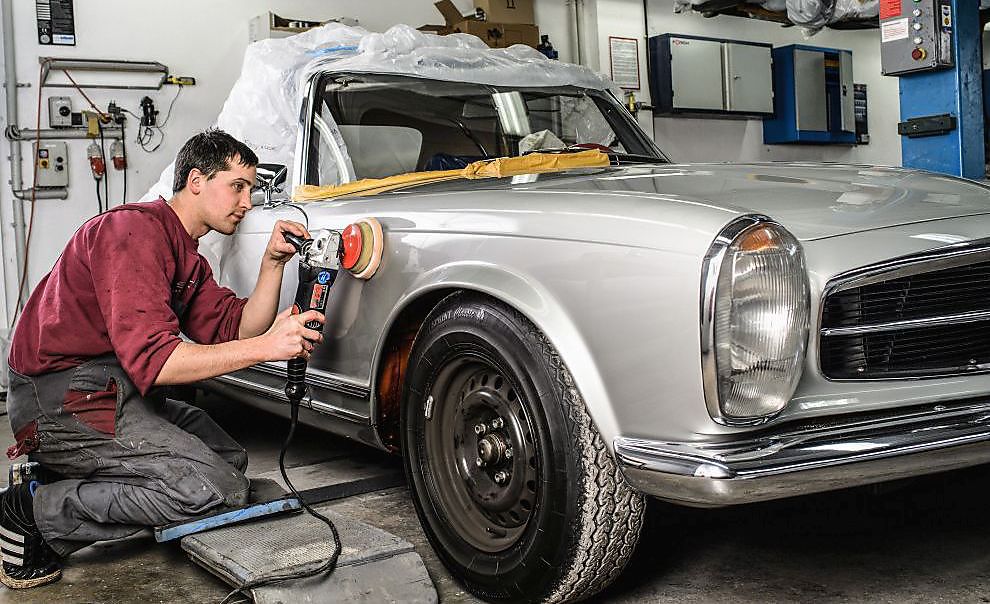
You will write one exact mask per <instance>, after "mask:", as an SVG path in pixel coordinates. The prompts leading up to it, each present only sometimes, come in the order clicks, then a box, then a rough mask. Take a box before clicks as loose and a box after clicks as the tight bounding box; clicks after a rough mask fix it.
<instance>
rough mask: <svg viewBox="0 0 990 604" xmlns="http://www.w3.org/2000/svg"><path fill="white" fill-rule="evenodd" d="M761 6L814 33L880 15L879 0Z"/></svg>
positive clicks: (779, 0) (683, 2)
mask: <svg viewBox="0 0 990 604" xmlns="http://www.w3.org/2000/svg"><path fill="white" fill-rule="evenodd" d="M707 1H708V0H674V12H675V13H682V12H685V11H689V10H692V9H694V8H695V7H697V6H699V5H701V4H704V3H705V2H707ZM981 3H982V4H981V6H983V7H990V0H981ZM749 4H755V5H757V6H760V7H761V8H765V9H766V10H768V11H773V12H781V13H782V12H786V13H787V18H788V19H789V20H790V21H791V23H794V24H795V25H799V26H801V27H802V28H804V31H805V33H807V34H808V35H814V34H816V33H818V32H819V31H820V30H821V29H822V28H823V27H825V26H826V25H832V24H833V23H838V22H840V21H851V20H858V19H872V18H876V17H877V16H878V15H879V14H880V1H879V0H750V2H749Z"/></svg>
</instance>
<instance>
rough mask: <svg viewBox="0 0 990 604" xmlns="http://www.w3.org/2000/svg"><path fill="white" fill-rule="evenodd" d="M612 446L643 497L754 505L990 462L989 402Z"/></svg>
mask: <svg viewBox="0 0 990 604" xmlns="http://www.w3.org/2000/svg"><path fill="white" fill-rule="evenodd" d="M613 444H614V446H615V453H616V457H617V459H618V461H619V465H620V467H621V468H622V471H623V473H624V474H625V475H626V478H627V479H628V480H629V482H630V484H632V486H633V487H634V488H636V489H638V490H640V491H642V492H644V493H647V494H649V495H652V496H654V497H658V498H660V499H665V500H668V501H674V502H678V503H684V504H689V505H697V506H724V505H734V504H740V503H752V502H756V501H765V500H770V499H779V498H783V497H791V496H795V495H804V494H808V493H815V492H820V491H828V490H834V489H840V488H846V487H851V486H858V485H862V484H870V483H875V482H883V481H888V480H894V479H897V478H905V477H910V476H919V475H922V474H929V473H934V472H941V471H945V470H950V469H956V468H964V467H968V466H973V465H978V464H982V463H987V462H990V402H984V403H978V404H972V405H965V406H961V407H958V408H949V409H946V408H945V407H943V406H940V405H933V406H931V407H929V408H928V409H927V410H926V411H924V412H917V411H915V412H907V413H904V414H902V415H898V416H893V417H887V418H883V419H874V420H869V421H860V422H855V421H853V422H850V423H848V424H845V425H842V426H838V427H827V428H822V429H819V430H813V431H809V432H801V431H797V432H792V433H790V434H776V435H773V434H771V435H767V436H763V437H759V438H756V439H748V440H745V441H736V442H732V441H729V442H722V443H667V442H658V441H650V440H644V439H633V438H618V439H616V440H615V442H614V443H613Z"/></svg>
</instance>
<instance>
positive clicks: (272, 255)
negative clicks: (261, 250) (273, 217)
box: [265, 220, 310, 264]
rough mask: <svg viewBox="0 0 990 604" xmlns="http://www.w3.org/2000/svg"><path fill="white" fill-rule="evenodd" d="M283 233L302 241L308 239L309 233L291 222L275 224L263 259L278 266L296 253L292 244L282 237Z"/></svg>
mask: <svg viewBox="0 0 990 604" xmlns="http://www.w3.org/2000/svg"><path fill="white" fill-rule="evenodd" d="M285 231H288V232H289V233H292V234H293V235H298V236H300V237H302V238H304V239H309V238H310V236H309V231H307V230H306V227H304V226H303V225H301V224H299V223H298V222H293V221H291V220H279V221H278V222H276V223H275V228H273V229H272V236H271V238H270V239H269V240H268V247H267V248H266V249H265V258H267V259H268V260H272V261H274V262H277V263H278V264H285V263H286V262H288V261H289V260H290V259H291V258H292V256H293V255H295V253H296V248H294V247H292V244H291V243H289V242H288V241H286V240H285V237H283V236H282V233H283V232H285Z"/></svg>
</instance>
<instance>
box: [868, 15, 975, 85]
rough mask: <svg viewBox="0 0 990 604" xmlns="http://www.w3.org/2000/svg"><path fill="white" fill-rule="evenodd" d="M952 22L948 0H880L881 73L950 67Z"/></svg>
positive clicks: (891, 73) (952, 65) (952, 60)
mask: <svg viewBox="0 0 990 604" xmlns="http://www.w3.org/2000/svg"><path fill="white" fill-rule="evenodd" d="M953 21H954V15H953V14H952V4H951V1H950V0H916V1H915V0H885V1H883V2H881V3H880V64H881V68H882V71H883V75H889V76H897V75H904V74H907V73H914V72H917V71H935V70H939V69H949V68H951V67H954V66H955V63H956V61H955V57H954V56H953V51H952V36H953V29H954V23H953Z"/></svg>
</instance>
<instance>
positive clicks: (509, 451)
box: [502, 447, 512, 459]
mask: <svg viewBox="0 0 990 604" xmlns="http://www.w3.org/2000/svg"><path fill="white" fill-rule="evenodd" d="M502 456H503V457H505V458H506V459H512V447H509V448H507V449H506V450H505V452H504V453H502Z"/></svg>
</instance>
